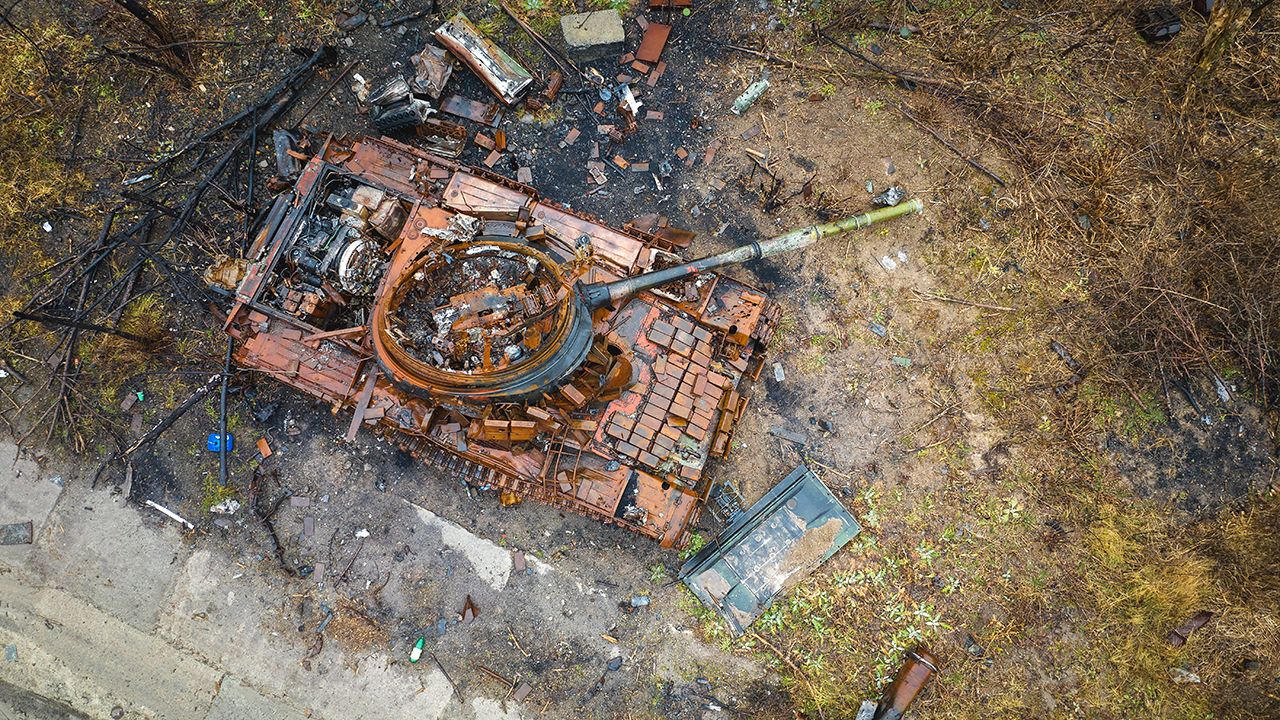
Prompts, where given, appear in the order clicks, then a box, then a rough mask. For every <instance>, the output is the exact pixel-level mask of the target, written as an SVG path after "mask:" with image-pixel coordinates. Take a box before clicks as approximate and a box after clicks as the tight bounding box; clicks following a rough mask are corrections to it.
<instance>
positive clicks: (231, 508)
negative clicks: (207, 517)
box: [209, 498, 240, 515]
mask: <svg viewBox="0 0 1280 720" xmlns="http://www.w3.org/2000/svg"><path fill="white" fill-rule="evenodd" d="M239 511H240V501H239V500H236V499H235V498H227V499H226V500H223V501H222V502H220V503H218V504H216V505H213V506H212V507H210V508H209V512H211V513H213V514H215V515H235V514H236V513H237V512H239Z"/></svg>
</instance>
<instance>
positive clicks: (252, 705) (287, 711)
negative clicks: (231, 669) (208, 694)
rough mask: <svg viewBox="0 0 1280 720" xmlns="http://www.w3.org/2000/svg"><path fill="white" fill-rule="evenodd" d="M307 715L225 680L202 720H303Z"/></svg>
mask: <svg viewBox="0 0 1280 720" xmlns="http://www.w3.org/2000/svg"><path fill="white" fill-rule="evenodd" d="M307 717H308V716H307V714H306V713H305V712H303V711H302V710H298V709H295V708H293V707H291V706H290V705H288V704H287V703H286V702H285V701H283V700H279V699H271V698H267V697H266V696H264V695H263V694H262V693H259V692H258V691H257V690H255V689H253V688H252V687H250V686H249V685H248V684H247V683H245V681H244V680H241V679H240V678H238V677H233V676H228V677H227V678H226V679H225V680H223V681H222V685H221V687H219V689H218V697H216V698H214V700H213V707H211V708H209V714H208V715H205V716H204V720H262V718H271V719H272V720H306V718H307Z"/></svg>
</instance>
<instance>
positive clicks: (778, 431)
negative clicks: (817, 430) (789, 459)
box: [769, 425, 809, 447]
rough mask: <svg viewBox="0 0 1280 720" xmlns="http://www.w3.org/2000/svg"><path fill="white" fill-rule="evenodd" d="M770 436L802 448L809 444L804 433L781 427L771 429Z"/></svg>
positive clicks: (776, 426)
mask: <svg viewBox="0 0 1280 720" xmlns="http://www.w3.org/2000/svg"><path fill="white" fill-rule="evenodd" d="M769 434H770V435H772V436H774V437H777V438H782V439H783V440H786V441H788V442H793V443H795V444H797V445H800V446H802V447H803V446H804V445H807V444H808V443H809V439H808V438H806V437H805V436H804V433H799V432H796V431H795V430H790V429H788V428H785V427H783V426H781V425H774V426H773V427H771V428H769Z"/></svg>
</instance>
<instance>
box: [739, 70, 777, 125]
mask: <svg viewBox="0 0 1280 720" xmlns="http://www.w3.org/2000/svg"><path fill="white" fill-rule="evenodd" d="M768 89H769V70H768V68H766V69H764V70H763V71H761V77H760V79H759V80H756V81H755V82H753V83H751V84H750V85H748V86H747V89H746V90H745V91H743V93H742V94H741V95H739V96H738V99H737V100H734V101H733V107H732V108H730V109H731V110H732V111H733V114H734V115H741V114H742V113H744V112H746V111H747V110H748V109H749V108H750V107H751V106H752V105H755V104H756V101H757V100H759V99H760V96H761V95H764V91H765V90H768Z"/></svg>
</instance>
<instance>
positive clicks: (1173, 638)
mask: <svg viewBox="0 0 1280 720" xmlns="http://www.w3.org/2000/svg"><path fill="white" fill-rule="evenodd" d="M1212 617H1213V613H1211V612H1209V611H1208V610H1201V611H1200V612H1198V613H1196V614H1195V615H1192V616H1191V617H1189V618H1187V619H1186V621H1185V622H1183V623H1182V624H1181V625H1179V626H1178V627H1176V628H1174V629H1173V630H1170V631H1169V636H1168V638H1167V639H1168V641H1169V644H1170V645H1172V646H1174V647H1182V646H1183V645H1186V644H1187V640H1188V639H1189V638H1190V637H1191V635H1192V633H1194V632H1195V631H1197V630H1199V629H1200V628H1202V627H1204V626H1205V625H1206V624H1207V623H1208V622H1209V620H1210V619H1211V618H1212Z"/></svg>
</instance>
